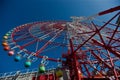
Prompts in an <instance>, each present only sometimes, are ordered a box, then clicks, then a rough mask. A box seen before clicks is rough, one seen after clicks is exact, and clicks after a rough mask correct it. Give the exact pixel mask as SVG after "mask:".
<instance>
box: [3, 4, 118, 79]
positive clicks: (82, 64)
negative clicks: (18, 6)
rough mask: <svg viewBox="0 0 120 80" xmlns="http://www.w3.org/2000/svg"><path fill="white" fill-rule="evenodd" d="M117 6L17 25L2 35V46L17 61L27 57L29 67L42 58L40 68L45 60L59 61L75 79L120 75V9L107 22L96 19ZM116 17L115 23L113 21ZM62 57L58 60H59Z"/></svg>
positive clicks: (114, 9)
mask: <svg viewBox="0 0 120 80" xmlns="http://www.w3.org/2000/svg"><path fill="white" fill-rule="evenodd" d="M119 10H120V6H117V7H115V8H111V9H109V10H106V11H103V12H100V13H98V14H96V15H94V16H91V17H76V16H73V17H71V18H72V21H69V22H67V21H46V22H33V23H28V24H24V25H20V26H17V27H16V28H13V29H12V30H10V31H9V32H7V33H6V34H5V36H3V42H2V45H3V47H4V50H5V51H7V52H8V55H9V56H15V58H14V60H15V61H16V62H18V61H20V60H21V59H22V58H26V62H25V67H30V66H31V65H32V63H33V62H34V61H36V60H37V59H38V58H42V59H43V61H42V62H41V66H42V67H41V69H42V70H43V71H44V70H45V69H44V67H43V66H44V65H46V64H48V63H47V60H49V61H54V62H61V63H62V67H63V68H66V69H69V70H70V76H71V77H72V76H75V79H76V80H81V78H85V77H87V78H90V77H94V78H96V77H106V76H107V77H108V76H114V78H115V79H116V80H118V76H119V75H120V20H119V19H120V12H118V13H117V14H116V15H115V16H113V18H111V19H110V20H108V21H100V20H97V19H96V17H97V16H102V15H105V14H108V13H111V12H114V11H119ZM117 17H119V19H118V21H117V23H116V24H114V23H111V21H112V20H114V19H115V18H117ZM60 57H62V58H61V59H58V58H60Z"/></svg>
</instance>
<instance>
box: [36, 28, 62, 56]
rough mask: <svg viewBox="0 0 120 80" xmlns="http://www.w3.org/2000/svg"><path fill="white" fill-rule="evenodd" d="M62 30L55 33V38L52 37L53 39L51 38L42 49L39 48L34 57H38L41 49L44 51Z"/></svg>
mask: <svg viewBox="0 0 120 80" xmlns="http://www.w3.org/2000/svg"><path fill="white" fill-rule="evenodd" d="M62 31H63V30H60V31H59V32H57V34H56V35H55V36H53V38H51V39H50V40H49V41H48V42H47V43H46V44H45V45H44V46H43V47H42V48H40V49H39V50H38V51H37V52H36V55H39V54H40V53H41V51H43V49H45V47H46V46H47V45H48V44H50V43H51V42H53V41H54V40H55V38H56V37H57V36H58V34H60V33H61V32H62Z"/></svg>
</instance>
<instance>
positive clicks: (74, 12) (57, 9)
mask: <svg viewBox="0 0 120 80" xmlns="http://www.w3.org/2000/svg"><path fill="white" fill-rule="evenodd" d="M117 5H120V0H0V28H1V29H0V39H1V41H2V36H3V35H4V34H5V33H6V32H8V31H9V30H10V29H12V28H14V27H16V26H19V25H21V24H25V23H29V22H33V21H43V20H70V16H89V15H93V14H95V13H97V12H100V11H102V10H105V9H108V8H111V7H115V6H117ZM106 18H107V17H106ZM36 67H38V62H36V63H34V64H33V65H32V66H31V68H36ZM21 69H25V68H24V66H23V61H21V62H19V63H16V62H14V60H13V57H9V56H8V55H7V53H6V52H5V51H4V50H3V48H2V46H0V73H1V72H9V71H16V70H21Z"/></svg>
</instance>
